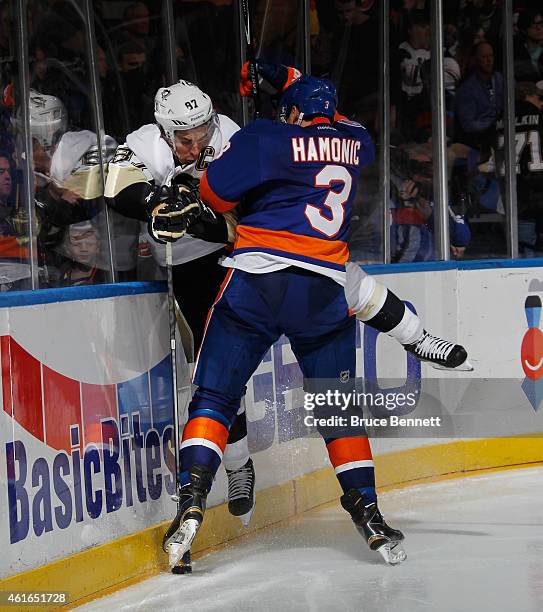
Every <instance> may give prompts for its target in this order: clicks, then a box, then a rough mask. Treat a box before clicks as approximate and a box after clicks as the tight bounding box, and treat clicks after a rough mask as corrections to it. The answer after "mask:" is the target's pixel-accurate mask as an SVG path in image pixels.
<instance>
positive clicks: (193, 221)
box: [173, 172, 228, 244]
mask: <svg viewBox="0 0 543 612" xmlns="http://www.w3.org/2000/svg"><path fill="white" fill-rule="evenodd" d="M173 183H174V185H177V186H179V187H186V188H187V189H189V190H190V191H191V192H192V193H193V194H194V196H195V199H197V200H198V203H199V209H198V210H197V209H195V208H193V209H191V210H190V211H189V212H188V213H187V215H186V222H187V234H189V235H191V236H193V237H194V238H200V240H205V241H206V242H217V243H220V244H225V243H226V242H228V227H227V225H226V221H225V220H224V217H223V216H222V215H221V214H218V213H215V212H213V210H211V208H209V207H208V206H206V205H205V204H204V203H203V202H202V201H201V200H200V195H199V186H200V181H199V180H198V179H196V178H194V177H193V176H191V175H190V174H187V173H185V172H182V173H181V174H178V175H177V176H176V177H175V178H174V179H173Z"/></svg>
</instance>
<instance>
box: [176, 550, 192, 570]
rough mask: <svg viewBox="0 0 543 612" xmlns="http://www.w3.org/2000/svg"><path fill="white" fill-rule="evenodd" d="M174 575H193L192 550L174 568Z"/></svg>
mask: <svg viewBox="0 0 543 612" xmlns="http://www.w3.org/2000/svg"><path fill="white" fill-rule="evenodd" d="M172 574H178V575H179V574H181V575H182V574H192V560H191V558H190V550H188V551H187V552H186V553H185V554H184V555H183V557H182V558H181V561H180V562H179V563H178V564H177V565H174V566H173V567H172Z"/></svg>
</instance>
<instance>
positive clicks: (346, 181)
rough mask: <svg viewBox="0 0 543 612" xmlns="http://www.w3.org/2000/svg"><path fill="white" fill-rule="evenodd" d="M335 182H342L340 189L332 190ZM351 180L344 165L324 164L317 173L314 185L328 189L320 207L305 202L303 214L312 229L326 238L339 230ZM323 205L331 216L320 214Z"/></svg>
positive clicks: (343, 218) (331, 236)
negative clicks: (337, 190)
mask: <svg viewBox="0 0 543 612" xmlns="http://www.w3.org/2000/svg"><path fill="white" fill-rule="evenodd" d="M335 182H337V183H343V188H342V189H341V191H339V192H336V191H333V189H334V188H335V187H336V185H332V183H335ZM352 182H353V180H352V178H351V175H350V174H349V171H348V170H347V168H345V167H344V166H333V165H328V166H324V168H323V169H322V170H321V171H320V172H319V173H318V174H317V176H316V177H315V187H328V188H329V189H330V191H329V192H328V195H327V196H326V199H325V200H324V202H323V203H322V206H321V207H319V206H314V205H313V204H307V205H306V207H305V216H306V217H307V219H308V221H309V223H310V225H311V227H312V228H313V229H314V230H316V231H317V232H320V233H321V234H324V235H325V236H328V238H333V237H334V236H335V235H336V234H337V233H338V232H339V230H340V229H341V226H342V225H343V222H344V220H345V203H346V202H347V200H348V199H349V195H350V194H351V186H352ZM338 187H339V185H338ZM324 206H325V207H326V208H329V209H330V211H331V213H332V216H331V217H329V216H325V215H323V214H322V210H321V209H322V207H324Z"/></svg>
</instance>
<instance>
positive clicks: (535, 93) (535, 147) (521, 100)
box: [498, 81, 543, 257]
mask: <svg viewBox="0 0 543 612" xmlns="http://www.w3.org/2000/svg"><path fill="white" fill-rule="evenodd" d="M515 99H516V100H515V119H516V122H515V123H516V127H515V132H516V142H517V156H518V157H517V209H518V241H519V254H520V256H521V257H541V256H542V255H543V150H542V145H543V92H542V91H541V90H540V89H538V88H537V86H536V84H535V83H533V82H530V81H526V82H523V83H517V85H516V87H515ZM498 129H499V131H500V135H501V136H502V138H501V142H503V140H504V138H503V129H504V128H503V122H500V124H499V126H498Z"/></svg>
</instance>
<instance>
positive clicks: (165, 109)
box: [155, 80, 218, 145]
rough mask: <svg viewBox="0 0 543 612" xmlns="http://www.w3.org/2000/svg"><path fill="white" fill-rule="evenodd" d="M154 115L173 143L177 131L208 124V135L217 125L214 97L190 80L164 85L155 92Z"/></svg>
mask: <svg viewBox="0 0 543 612" xmlns="http://www.w3.org/2000/svg"><path fill="white" fill-rule="evenodd" d="M155 119H156V121H157V123H158V124H159V125H160V126H161V127H162V129H163V130H164V134H165V135H166V138H167V139H168V140H169V142H170V144H171V145H173V142H174V139H175V132H176V131H185V130H191V129H193V128H197V127H200V126H202V125H205V124H209V132H210V134H209V138H210V139H211V135H212V131H213V129H215V128H216V127H217V126H218V120H217V115H216V113H215V111H214V110H213V104H212V103H211V98H210V97H209V96H208V95H207V94H205V93H204V92H203V91H202V90H201V89H200V88H199V87H196V85H194V83H190V82H189V81H183V80H181V81H179V82H178V83H175V84H174V85H171V86H170V87H161V88H160V89H159V90H158V91H157V92H156V95H155Z"/></svg>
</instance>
